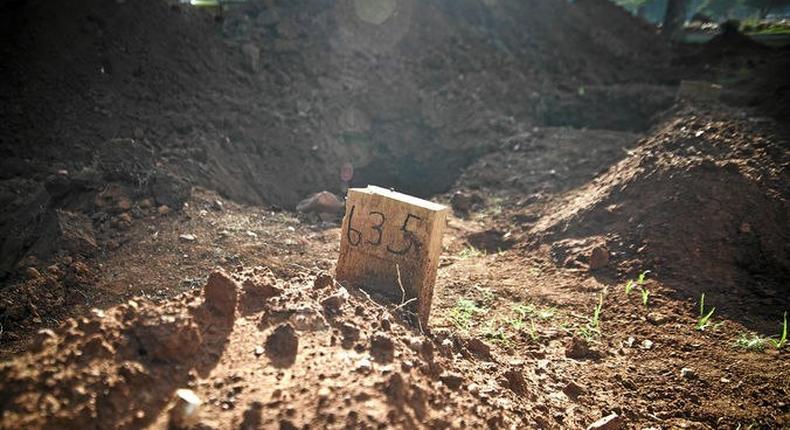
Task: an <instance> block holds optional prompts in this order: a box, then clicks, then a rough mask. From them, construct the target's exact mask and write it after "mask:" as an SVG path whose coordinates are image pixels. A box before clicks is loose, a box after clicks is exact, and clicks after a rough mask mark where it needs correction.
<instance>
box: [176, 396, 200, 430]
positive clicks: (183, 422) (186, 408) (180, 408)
mask: <svg viewBox="0 0 790 430" xmlns="http://www.w3.org/2000/svg"><path fill="white" fill-rule="evenodd" d="M173 402H174V405H173V408H172V409H170V423H169V424H170V428H174V429H186V428H189V427H191V426H193V425H195V424H197V422H198V419H199V417H200V405H202V404H203V401H201V400H200V397H198V395H197V394H195V392H194V391H192V390H190V389H187V388H180V389H178V390H176V393H175V396H174V398H173Z"/></svg>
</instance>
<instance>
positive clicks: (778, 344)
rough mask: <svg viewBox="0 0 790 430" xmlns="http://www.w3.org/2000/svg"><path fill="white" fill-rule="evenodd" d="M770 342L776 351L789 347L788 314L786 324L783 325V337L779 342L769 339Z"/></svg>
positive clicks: (785, 318) (785, 317)
mask: <svg viewBox="0 0 790 430" xmlns="http://www.w3.org/2000/svg"><path fill="white" fill-rule="evenodd" d="M768 341H769V342H771V345H773V346H774V348H776V349H782V348H784V347H785V346H786V345H787V312H785V316H784V324H782V336H781V337H779V340H776V339H768Z"/></svg>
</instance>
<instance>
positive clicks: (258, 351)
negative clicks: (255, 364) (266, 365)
mask: <svg viewBox="0 0 790 430" xmlns="http://www.w3.org/2000/svg"><path fill="white" fill-rule="evenodd" d="M263 353H264V349H263V347H262V346H256V347H255V356H256V357H260V356H261V355H263Z"/></svg>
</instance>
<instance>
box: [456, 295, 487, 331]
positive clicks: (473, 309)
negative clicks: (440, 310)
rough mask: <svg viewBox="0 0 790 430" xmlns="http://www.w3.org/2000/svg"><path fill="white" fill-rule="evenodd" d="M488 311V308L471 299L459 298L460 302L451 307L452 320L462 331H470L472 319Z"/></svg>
mask: <svg viewBox="0 0 790 430" xmlns="http://www.w3.org/2000/svg"><path fill="white" fill-rule="evenodd" d="M487 312H488V309H486V308H484V307H481V306H479V305H478V304H477V302H475V301H474V300H471V299H459V300H458V302H457V303H456V304H455V306H453V308H452V309H450V316H449V319H450V322H451V323H453V325H454V326H455V327H456V328H457V329H458V330H461V331H468V330H469V328H470V327H471V326H472V321H473V320H474V318H475V316H477V315H483V314H485V313H487Z"/></svg>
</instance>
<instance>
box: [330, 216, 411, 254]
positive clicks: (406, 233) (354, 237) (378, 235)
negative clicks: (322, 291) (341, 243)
mask: <svg viewBox="0 0 790 430" xmlns="http://www.w3.org/2000/svg"><path fill="white" fill-rule="evenodd" d="M356 208H357V207H356V205H354V206H351V210H350V211H349V212H348V224H347V225H348V226H347V228H346V239H348V243H349V244H351V245H352V246H358V245H359V244H360V243H361V242H362V240H363V239H364V240H365V243H367V244H369V245H373V246H379V245H381V242H382V235H383V234H384V224H386V222H387V217H386V216H385V215H384V214H383V213H381V212H378V211H370V212H368V215H370V216H371V218H372V219H373V220H374V221H376V222H375V223H374V224H373V225H371V226H370V230H371V232H372V233H371V234H370V235H369V237H365V238H363V237H362V232H361V231H359V230H357V229H355V228H354V227H352V222H353V221H354V211H355V210H356ZM421 222H422V218H420V217H418V216H417V215H412V214H407V215H406V219H405V220H403V225H401V227H400V230H401V232H403V233H402V234H403V241H402V243H401V244H387V245H386V248H387V251H389V252H390V253H392V254H395V255H405V254H406V253H408V252H409V251H411V249H412V248H419V246H420V242H419V241H418V240H417V238H416V236H415V234H414V231H411V230H409V227H410V226H412V225H414V223H417V224H419V223H421Z"/></svg>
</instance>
